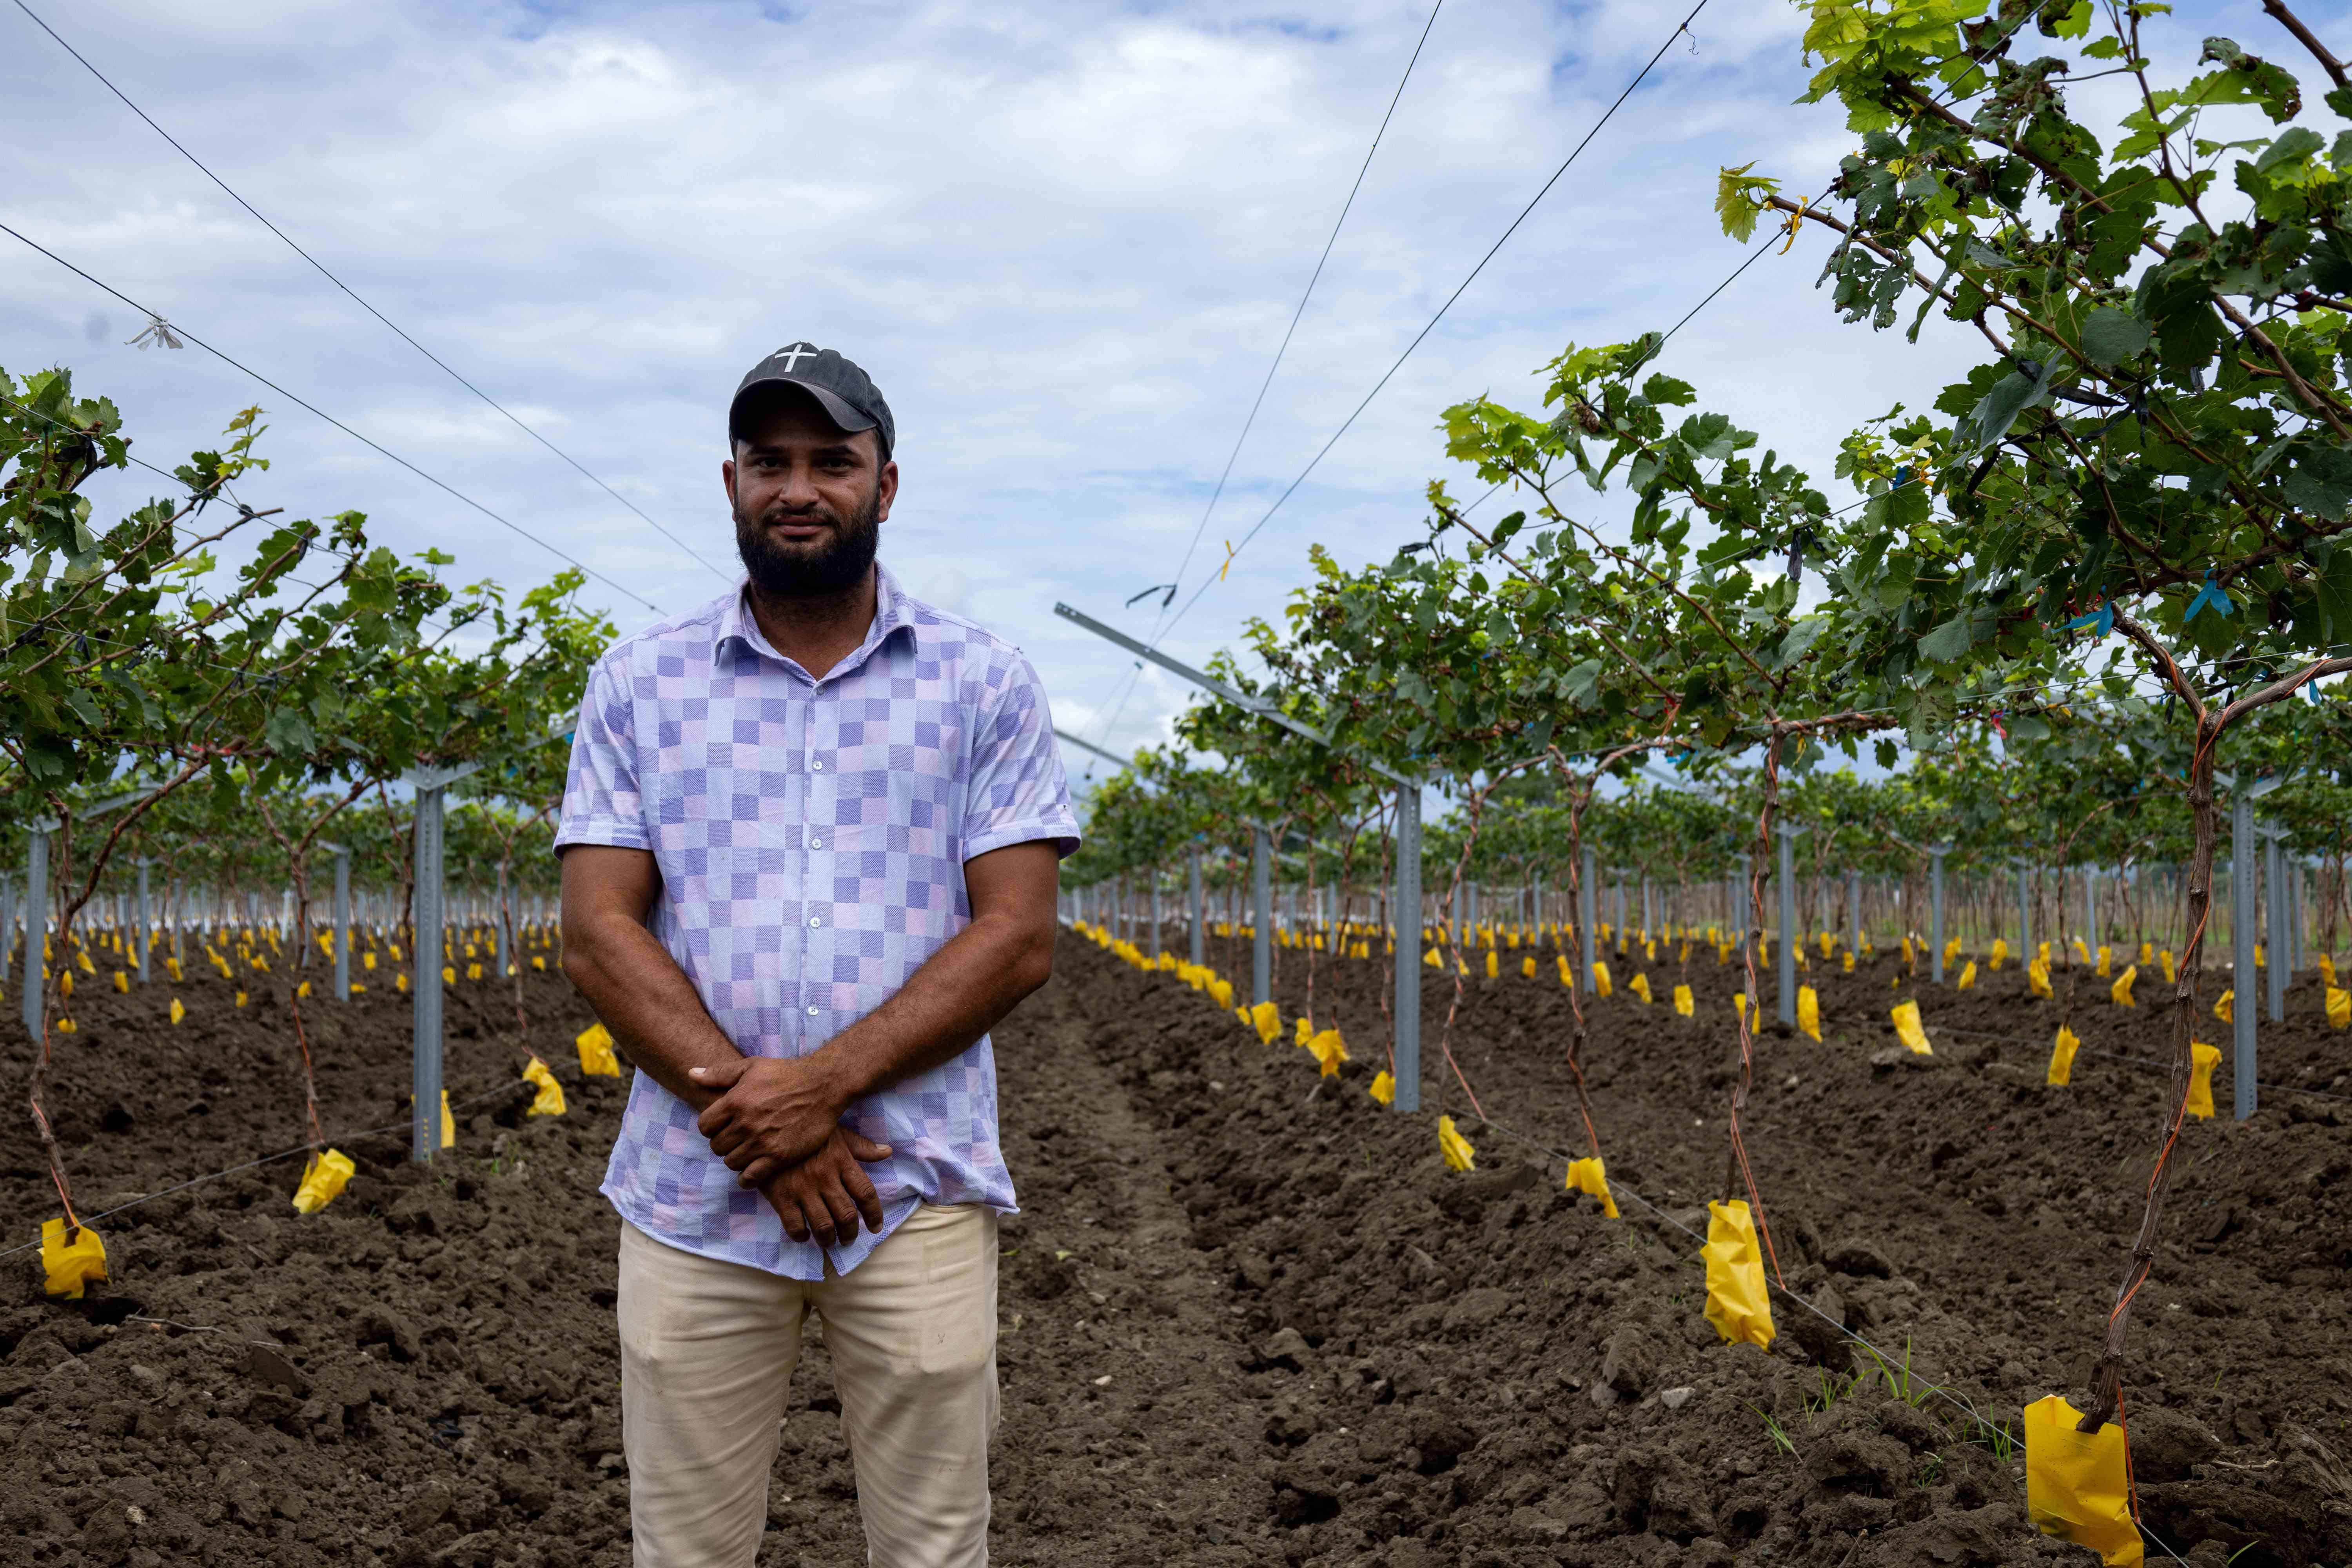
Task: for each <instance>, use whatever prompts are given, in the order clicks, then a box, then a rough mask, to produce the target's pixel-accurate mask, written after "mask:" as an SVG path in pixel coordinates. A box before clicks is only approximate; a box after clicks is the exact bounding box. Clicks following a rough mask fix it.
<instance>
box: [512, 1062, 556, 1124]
mask: <svg viewBox="0 0 2352 1568" xmlns="http://www.w3.org/2000/svg"><path fill="white" fill-rule="evenodd" d="M522 1076H523V1081H524V1082H526V1083H532V1084H536V1085H538V1086H539V1098H538V1099H536V1100H532V1101H531V1102H530V1110H527V1111H525V1112H523V1114H524V1115H526V1116H561V1115H562V1114H563V1086H562V1084H560V1083H558V1082H556V1081H555V1075H554V1074H553V1073H551V1072H550V1071H548V1070H547V1064H546V1063H545V1062H543V1061H541V1060H540V1059H539V1058H537V1057H533V1058H530V1066H529V1067H527V1068H523V1069H522Z"/></svg>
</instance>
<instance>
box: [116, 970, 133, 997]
mask: <svg viewBox="0 0 2352 1568" xmlns="http://www.w3.org/2000/svg"><path fill="white" fill-rule="evenodd" d="M114 988H115V990H117V991H119V992H121V994H123V995H125V996H128V995H130V994H131V976H129V975H128V974H125V973H122V971H121V970H120V969H118V970H116V971H115V972H114Z"/></svg>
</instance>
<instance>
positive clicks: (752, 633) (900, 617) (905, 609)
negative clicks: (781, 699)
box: [711, 561, 915, 680]
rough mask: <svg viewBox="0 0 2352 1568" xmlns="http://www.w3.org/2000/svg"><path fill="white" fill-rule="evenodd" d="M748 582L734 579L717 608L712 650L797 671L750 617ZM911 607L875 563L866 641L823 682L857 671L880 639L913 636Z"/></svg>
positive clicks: (885, 569) (885, 570) (882, 567)
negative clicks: (733, 651)
mask: <svg viewBox="0 0 2352 1568" xmlns="http://www.w3.org/2000/svg"><path fill="white" fill-rule="evenodd" d="M750 588H751V578H750V576H749V575H745V576H741V577H738V578H737V579H736V580H735V591H734V592H733V593H731V594H730V595H727V599H726V602H725V603H724V604H723V605H721V606H720V608H719V620H718V624H717V626H716V627H715V630H716V634H717V635H716V636H714V637H712V638H711V648H712V651H713V652H715V653H718V654H722V655H723V654H725V653H726V652H727V650H728V648H729V647H730V645H731V646H732V647H735V648H736V649H737V650H739V651H747V652H751V653H754V654H757V655H759V656H760V657H761V658H772V659H774V660H775V661H776V662H777V663H779V664H791V665H792V666H793V668H795V669H798V668H800V666H799V665H797V664H793V661H792V660H790V659H788V658H785V657H784V656H783V655H782V654H780V653H778V652H777V651H776V650H775V649H774V648H773V647H771V646H769V643H768V639H767V637H766V636H765V635H764V634H763V633H761V630H760V623H759V622H758V621H757V620H755V619H754V618H753V617H752V615H751V604H750V601H749V597H748V595H749V592H750ZM914 606H915V602H914V600H912V599H910V598H908V596H907V594H906V591H905V590H903V589H902V588H900V587H899V586H898V578H896V577H894V576H892V575H891V574H890V569H889V568H888V567H887V566H885V565H883V564H882V563H880V562H879V561H877V562H876V563H874V624H873V625H872V626H868V627H866V640H865V641H863V642H861V643H859V644H858V645H857V647H856V651H855V652H853V653H852V654H850V656H849V657H848V658H845V659H843V660H842V661H841V662H840V663H839V664H837V665H835V666H834V667H833V668H832V669H830V670H828V671H826V672H825V677H824V679H827V680H831V679H835V678H836V677H838V676H844V675H847V674H849V673H850V672H851V671H853V670H855V669H856V668H857V667H858V666H860V665H862V664H864V663H865V662H866V660H867V659H868V658H872V657H873V655H874V652H875V650H876V649H877V648H879V647H881V646H882V639H883V638H885V637H888V636H890V634H891V633H893V632H896V631H898V630H899V629H900V628H901V627H904V628H906V630H907V631H908V634H909V635H912V632H913V630H914V626H915V608H914ZM803 673H805V672H803Z"/></svg>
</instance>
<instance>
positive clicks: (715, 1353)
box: [556, 342, 1077, 1568]
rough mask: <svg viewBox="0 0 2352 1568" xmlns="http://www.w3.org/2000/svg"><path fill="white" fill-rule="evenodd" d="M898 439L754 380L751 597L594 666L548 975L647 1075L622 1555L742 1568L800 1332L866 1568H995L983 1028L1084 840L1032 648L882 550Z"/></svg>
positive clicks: (631, 1162)
mask: <svg viewBox="0 0 2352 1568" xmlns="http://www.w3.org/2000/svg"><path fill="white" fill-rule="evenodd" d="M896 436H897V431H896V426H895V425H894V423H893V421H892V419H891V416H890V409H889V405H887V403H886V402H884V401H883V398H882V395H881V393H880V392H879V391H877V389H876V388H875V385H874V384H873V382H872V381H871V380H870V379H869V378H868V377H867V376H866V373H865V372H864V371H862V370H860V369H859V368H858V367H857V366H856V365H855V364H853V363H850V362H849V361H848V360H846V359H844V358H843V357H842V356H841V355H840V354H838V353H835V352H834V351H832V350H830V349H819V348H816V347H815V346H814V345H813V344H810V343H806V342H794V343H790V344H787V345H786V346H784V347H783V348H781V349H778V350H777V351H776V352H775V353H772V354H771V355H769V356H768V357H767V358H766V359H764V360H762V361H761V363H759V364H758V365H757V366H755V367H754V368H753V369H752V371H751V374H749V375H746V376H745V377H744V378H743V381H742V384H740V386H739V387H738V388H737V390H736V394H735V397H734V401H733V403H732V405H731V406H730V410H729V413H728V438H729V447H730V455H729V457H728V458H727V460H726V461H725V462H723V463H722V464H721V465H720V466H719V473H720V478H721V479H722V481H723V482H724V484H725V487H726V490H727V496H728V499H729V500H730V503H731V504H732V506H733V509H734V517H735V543H736V549H737V552H738V553H739V554H740V556H741V557H742V561H743V568H744V572H745V577H744V579H743V581H742V582H740V584H737V585H736V586H735V587H734V588H732V589H730V590H729V591H728V592H727V593H726V594H724V595H721V596H719V598H717V599H715V600H713V601H712V602H711V603H709V605H704V606H703V607H702V608H701V609H699V610H697V611H696V612H694V613H693V614H692V615H689V616H685V617H683V618H681V619H678V620H674V621H670V622H667V623H666V624H664V625H661V626H655V627H653V628H652V629H650V630H648V631H645V632H641V633H639V634H637V635H636V636H635V637H629V638H627V639H625V640H624V641H622V642H620V643H618V644H616V645H614V647H613V648H612V649H611V650H610V651H609V652H607V653H606V654H605V656H604V658H603V659H602V660H601V661H600V662H599V664H598V665H597V667H596V669H595V671H594V672H593V676H592V678H591V679H590V682H589V686H588V692H587V696H586V699H585V700H584V701H583V704H582V706H581V710H580V721H579V726H578V729H577V731H576V732H575V735H574V738H573V742H572V768H571V775H570V779H569V781H568V784H567V785H566V788H565V792H564V800H563V816H562V826H561V827H560V828H559V830H558V832H557V836H556V847H557V851H558V853H559V854H561V855H562V862H563V939H564V940H563V970H564V973H565V974H567V975H568V976H570V978H571V979H572V983H573V984H575V985H576V986H577V987H578V988H579V989H580V991H581V993H582V994H583V995H585V996H586V997H587V999H588V1001H589V1002H590V1004H591V1005H593V1006H594V1008H595V1009H596V1013H597V1016H599V1017H600V1018H602V1019H603V1020H604V1024H605V1026H607V1027H608V1028H609V1029H611V1031H612V1033H613V1035H614V1039H615V1041H616V1042H617V1043H618V1045H619V1046H620V1047H621V1048H622V1050H623V1051H624V1052H625V1054H626V1056H627V1057H628V1058H629V1060H630V1061H631V1062H632V1063H633V1064H634V1065H635V1068H636V1079H635V1085H634V1086H633V1088H632V1089H631V1091H630V1095H629V1103H628V1109H627V1110H626V1112H625V1115H624V1117H623V1120H622V1123H621V1131H620V1136H619V1138H618V1140H617V1142H615V1143H614V1149H613V1157H612V1161H611V1163H610V1164H609V1166H608V1167H607V1169H606V1172H605V1176H604V1189H603V1190H604V1194H605V1196H606V1197H608V1198H609V1199H610V1200H611V1201H612V1204H613V1206H614V1208H615V1209H617V1210H618V1211H619V1212H620V1215H621V1217H622V1220H623V1222H624V1223H623V1226H622V1229H621V1252H620V1299H619V1301H618V1306H617V1313H618V1318H619V1326H620V1340H621V1365H622V1381H621V1402H622V1434H623V1444H624V1447H625V1451H626V1457H627V1459H628V1467H629V1504H630V1514H631V1522H632V1528H633V1531H634V1535H635V1561H636V1563H637V1568H751V1563H752V1562H753V1559H754V1558H755V1556H756V1555H757V1553H758V1550H759V1545H760V1537H761V1531H762V1529H763V1528H764V1527H765V1525H766V1522H767V1494H768V1477H769V1471H770V1469H771V1468H772V1465H773V1464H774V1461H775V1455H776V1447H777V1428H778V1425H779V1422H780V1421H781V1419H782V1415H783V1414H784V1397H785V1392H786V1389H787V1386H788V1385H789V1384H790V1383H791V1380H792V1373H793V1364H794V1363H795V1361H796V1360H797V1358H798V1355H799V1352H800V1343H801V1330H802V1325H803V1321H804V1320H805V1319H806V1318H807V1316H808V1315H809V1314H810V1313H811V1312H814V1313H815V1314H816V1315H817V1316H818V1317H820V1318H821V1319H822V1320H823V1321H824V1343H825V1349H826V1351H827V1352H829V1354H830V1356H831V1358H832V1362H833V1372H834V1379H835V1385H836V1387H837V1390H838V1393H839V1394H840V1399H841V1413H842V1425H843V1427H844V1429H845V1433H846V1435H847V1436H848V1440H849V1446H850V1449H851V1453H852V1456H853V1458H854V1459H855V1461H856V1473H857V1500H858V1508H859V1511H860V1513H861V1515H862V1517H863V1521H864V1524H865V1528H866V1543H867V1549H868V1556H867V1561H868V1562H869V1563H876V1564H882V1565H887V1568H963V1565H966V1564H977V1563H985V1562H986V1561H987V1559H988V1536H987V1532H988V1501H989V1500H988V1444H989V1438H990V1436H991V1434H992V1431H993V1430H994V1427H995V1425H996V1414H997V1392H996V1258H997V1244H996V1223H997V1216H998V1215H1000V1214H1006V1213H1011V1212H1013V1184H1012V1180H1011V1178H1010V1176H1009V1175H1008V1173H1006V1171H1005V1167H1004V1159H1003V1153H1002V1152H1001V1151H1000V1149H999V1146H998V1139H997V1125H996V1070H995V1063H994V1058H992V1055H991V1052H990V1048H989V1040H988V1030H989V1029H990V1028H991V1027H992V1026H993V1025H994V1024H995V1023H996V1021H997V1020H998V1019H1000V1018H1002V1017H1003V1016H1004V1015H1005V1014H1006V1013H1007V1012H1009V1011H1011V1010H1012V1008H1013V1005H1015V1004H1016V1003H1018V1002H1019V1001H1020V1000H1021V999H1022V998H1023V997H1024V996H1026V995H1027V994H1029V993H1030V992H1032V991H1034V990H1035V989H1036V988H1037V987H1038V986H1040V985H1042V984H1045V979H1046V976H1047V974H1048V973H1049V970H1050V967H1051V963H1052V953H1053V944H1054V927H1055V916H1054V899H1055V884H1056V879H1057V877H1058V868H1059V865H1060V860H1061V858H1062V857H1064V856H1066V855H1068V854H1069V853H1070V852H1071V851H1073V850H1074V849H1076V847H1077V823H1076V817H1075V816H1073V815H1072V812H1071V809H1070V800H1069V788H1068V782H1067V780H1066V777H1065V775H1064V773H1063V770H1062V764H1061V760H1060V757H1059V755H1058V754H1057V753H1056V752H1055V746H1054V732H1053V724H1052V721H1051V720H1050V719H1049V717H1048V716H1047V712H1046V707H1045V692H1044V690H1043V689H1042V688H1041V687H1040V685H1039V683H1038V679H1037V676H1036V672H1035V671H1034V670H1033V669H1031V668H1030V667H1029V664H1028V661H1027V660H1025V659H1024V658H1022V657H1021V654H1020V651H1019V650H1018V649H1016V648H1014V647H1012V646H1011V645H1010V644H1008V643H1005V642H1004V641H1003V640H1001V639H1000V638H998V637H993V636H992V635H990V634H989V633H988V632H986V631H983V630H982V629H981V628H980V627H978V626H974V625H972V624H971V622H969V621H966V620H963V619H962V618H961V617H959V616H951V615H948V614H946V613H945V612H943V611H940V610H937V609H934V608H932V607H931V606H930V605H926V604H923V603H921V602H920V601H919V600H917V599H915V598H913V597H911V596H909V595H908V594H907V593H906V592H905V591H904V590H903V589H901V588H900V587H899V586H898V583H897V581H896V580H895V579H894V578H893V577H892V576H891V575H890V574H889V573H888V572H887V570H885V569H884V568H883V567H882V566H880V565H879V564H877V562H876V560H875V552H876V548H877V543H878V542H879V539H880V534H881V526H882V524H883V523H884V522H886V521H888V520H889V516H890V509H891V506H892V504H893V503H894V502H895V501H896V500H897V499H898V464H897V463H896V462H895V461H894V460H893V458H892V451H893V448H894V447H895V446H896V444H897V442H896Z"/></svg>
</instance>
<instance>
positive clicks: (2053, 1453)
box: [2025, 1394, 2146, 1568]
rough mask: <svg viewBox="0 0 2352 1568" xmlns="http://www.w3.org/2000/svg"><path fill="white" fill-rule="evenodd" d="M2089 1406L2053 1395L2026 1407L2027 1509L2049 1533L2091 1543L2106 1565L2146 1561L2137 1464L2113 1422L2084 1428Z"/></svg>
mask: <svg viewBox="0 0 2352 1568" xmlns="http://www.w3.org/2000/svg"><path fill="white" fill-rule="evenodd" d="M2082 1419H2083V1413H2082V1412H2081V1411H2079V1410H2077V1409H2075V1408H2074V1406H2073V1405H2069V1404H2067V1403H2066V1400H2065V1397H2064V1396H2063V1394H2052V1395H2050V1397H2048V1398H2047V1399H2038V1400H2036V1401H2034V1402H2033V1403H2032V1404H2031V1405H2027V1406H2026V1407H2025V1511H2026V1515H2027V1517H2029V1518H2030V1519H2032V1521H2033V1524H2034V1528H2036V1529H2037V1530H2039V1531H2042V1534H2044V1535H2054V1536H2056V1537H2057V1538H2058V1539H2059V1540H2061V1541H2071V1542H2074V1544H2075V1545H2077V1546H2087V1547H2089V1548H2090V1549H2091V1550H2092V1551H2094V1552H2097V1553H2098V1554H2099V1561H2100V1562H2102V1563H2105V1564H2106V1568H2133V1565H2134V1564H2137V1563H2140V1562H2141V1561H2143V1559H2144V1555H2145V1552H2146V1548H2145V1547H2144V1546H2143V1545H2142V1544H2141V1542H2140V1538H2139V1527H2138V1526H2137V1525H2136V1524H2134V1523H2133V1522H2132V1517H2131V1501H2130V1498H2131V1465H2130V1460H2129V1459H2128V1458H2127V1457H2126V1455H2125V1452H2124V1430H2123V1428H2122V1427H2120V1426H2116V1424H2115V1423H2113V1422H2109V1423H2108V1424H2107V1425H2105V1426H2102V1427H2100V1428H2099V1429H2098V1430H2097V1431H2095V1432H2078V1431H2076V1430H2075V1427H2076V1426H2078V1425H2079V1424H2080V1423H2081V1421H2082Z"/></svg>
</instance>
